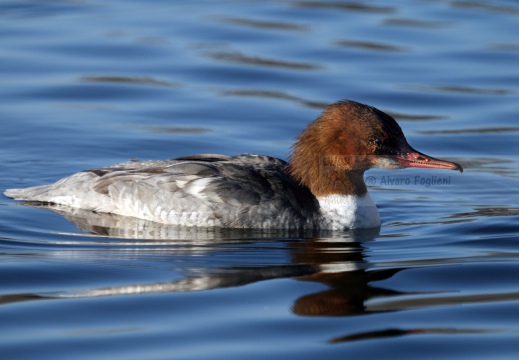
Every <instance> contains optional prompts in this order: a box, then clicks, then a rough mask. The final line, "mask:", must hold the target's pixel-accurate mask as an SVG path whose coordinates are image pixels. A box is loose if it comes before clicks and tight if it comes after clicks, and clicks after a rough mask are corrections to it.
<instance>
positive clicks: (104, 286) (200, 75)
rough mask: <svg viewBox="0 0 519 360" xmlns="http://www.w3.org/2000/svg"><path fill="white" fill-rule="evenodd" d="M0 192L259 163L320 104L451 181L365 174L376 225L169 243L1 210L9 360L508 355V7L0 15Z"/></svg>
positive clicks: (188, 236) (203, 4) (512, 95)
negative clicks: (84, 174)
mask: <svg viewBox="0 0 519 360" xmlns="http://www.w3.org/2000/svg"><path fill="white" fill-rule="evenodd" d="M0 19H1V23H2V25H1V26H0V38H1V39H2V40H1V41H0V49H1V52H0V64H1V66H0V78H1V79H2V80H1V81H0V97H1V99H2V101H1V105H0V123H1V124H2V131H1V133H0V141H1V143H2V146H1V148H0V156H1V157H2V159H3V161H2V163H1V165H0V171H1V174H2V176H1V177H0V188H1V189H6V188H13V187H26V186H31V185H39V184H43V183H48V182H53V181H56V180H58V179H59V178H61V177H63V176H66V175H69V174H71V173H73V172H77V171H81V170H84V169H88V168H94V167H99V166H105V165H111V164H114V163H117V162H122V161H126V160H128V159H129V158H140V159H167V158H172V157H178V156H183V155H188V154H196V153H223V154H228V155H232V154H237V153H244V152H251V153H264V154H269V155H273V156H277V157H281V158H284V159H286V158H287V157H288V154H289V149H290V145H291V144H292V141H293V138H294V137H295V136H296V135H297V134H298V133H299V132H300V131H301V130H302V128H303V127H304V126H305V125H306V124H307V123H308V122H310V121H311V120H313V119H314V118H315V117H316V116H318V115H319V113H320V111H321V110H322V109H323V108H324V106H326V104H329V103H332V102H335V101H337V100H340V99H353V100H357V101H361V102H364V103H368V104H370V105H374V106H376V107H378V108H380V109H381V110H384V111H386V112H388V113H390V114H392V115H393V116H394V117H395V118H396V119H397V120H398V121H399V123H400V125H401V126H402V128H403V130H404V133H405V134H406V136H407V139H408V141H409V142H410V143H411V145H413V146H414V147H415V148H417V149H418V150H420V151H423V152H425V153H427V154H430V155H433V156H437V157H443V158H447V159H450V160H453V161H457V162H460V163H461V164H462V165H463V166H464V168H465V172H464V173H463V174H459V173H455V172H446V171H440V170H438V171H436V170H427V171H424V170H420V169H409V170H402V171H383V170H370V171H369V172H367V173H366V182H368V184H369V185H370V193H371V194H372V197H373V198H374V200H375V202H376V203H377V205H378V206H379V209H380V213H381V217H382V223H383V224H382V227H381V228H380V229H375V230H373V231H371V230H370V231H357V232H335V233H330V232H319V233H318V232H312V233H309V232H299V233H290V232H283V231H271V232H259V231H235V230H205V231H198V230H194V229H178V228H171V227H167V226H163V225H159V224H153V223H149V222H144V221H138V220H132V219H125V218H120V217H114V216H105V215H102V214H93V213H85V212H81V211H76V212H72V213H71V212H70V211H64V209H61V208H54V209H49V208H42V207H41V206H37V205H36V204H32V205H31V206H27V205H23V204H20V203H18V202H15V201H12V200H11V199H8V198H6V197H0V219H1V220H0V267H1V269H0V279H1V280H0V304H1V306H0V318H1V319H2V321H1V322H0V324H1V325H0V334H1V337H0V339H1V340H0V349H1V350H0V353H2V355H3V357H6V358H17V359H31V358H41V357H42V354H45V355H46V356H47V354H48V356H52V358H56V359H60V358H63V359H69V358H78V359H81V358H85V359H86V358H88V359H90V358H94V357H96V358H110V359H114V358H125V359H132V358H135V359H142V358H147V359H172V358H179V359H189V358H197V359H200V358H203V359H206V358H224V359H230V358H235V359H243V358H245V357H246V358H247V359H254V358H281V357H283V358H297V359H307V358H308V359H313V358H323V357H327V358H345V357H357V358H395V359H416V358H417V357H419V358H456V359H488V358H492V359H510V358H515V357H516V356H517V353H518V352H519V335H518V334H519V327H518V325H517V324H518V320H519V318H518V315H516V314H519V285H518V281H517V279H518V278H519V262H518V256H519V237H518V234H519V225H518V216H519V205H518V204H519V195H518V192H517V181H518V177H519V164H518V156H517V154H519V142H518V141H517V136H518V133H519V125H518V122H517V119H518V113H519V105H518V104H519V97H518V89H519V68H518V67H517V64H518V63H519V41H518V40H517V36H516V34H517V33H519V21H518V20H519V6H518V5H517V4H516V2H514V1H504V0H502V1H492V2H490V1H479V0H469V1H425V0H424V1H420V0H418V1H411V0H399V1H393V2H391V3H388V2H383V1H371V2H355V1H351V2H350V1H289V0H286V1H262V2H252V1H248V2H242V1H234V0H228V1H220V2H217V3H215V2H211V1H195V2H193V1H175V2H166V1H146V2H144V1H112V2H109V3H107V2H100V1H88V0H87V1H4V2H2V4H0Z"/></svg>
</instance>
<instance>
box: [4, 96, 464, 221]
mask: <svg viewBox="0 0 519 360" xmlns="http://www.w3.org/2000/svg"><path fill="white" fill-rule="evenodd" d="M406 167H416V168H436V169H449V170H459V171H460V172H462V171H463V169H462V167H461V165H459V164H456V163H454V162H450V161H444V160H439V159H435V158H433V157H430V156H428V155H425V154H422V153H420V152H418V151H416V150H414V149H413V148H412V147H411V146H410V145H409V144H408V143H407V140H406V138H405V136H404V134H403V132H402V130H401V129H400V126H398V124H397V122H396V121H395V120H394V119H393V118H392V117H391V116H389V115H388V114H386V113H384V112H382V111H380V110H378V109H376V108H374V107H371V106H368V105H365V104H361V103H358V102H355V101H339V102H337V103H335V104H332V105H330V106H328V107H327V108H326V109H325V110H324V111H323V113H322V114H321V115H320V116H319V118H317V119H316V120H315V121H314V122H312V123H310V124H309V125H308V127H307V128H306V129H305V130H304V131H303V132H302V133H301V134H300V135H299V136H298V137H297V139H296V142H295V144H294V145H293V147H292V154H291V156H290V161H289V162H288V163H287V162H285V161H283V160H280V159H277V158H274V157H270V156H266V155H256V154H241V155H237V156H233V157H231V156H225V155H213V154H200V155H191V156H184V157H180V158H176V159H172V160H150V161H133V160H132V161H128V162H125V163H122V164H118V165H113V166H109V167H105V168H99V169H91V170H85V171H82V172H79V173H77V174H74V175H71V176H69V177H66V178H64V179H61V180H59V181H58V182H56V183H54V184H50V185H41V186H34V187H29V188H25V189H8V190H6V191H5V193H4V194H5V195H7V196H8V197H11V198H14V199H16V200H25V201H37V202H45V203H53V204H61V205H67V206H71V207H75V208H80V209H85V210H90V211H95V212H104V213H113V214H118V215H123V216H132V217H136V218H140V219H144V220H150V221H154V222H159V223H164V224H171V225H180V226H199V227H225V228H256V229H330V230H344V229H358V228H373V227H378V226H380V216H379V213H378V210H377V207H376V206H375V204H374V203H373V200H372V199H371V197H370V195H369V193H368V191H367V188H366V184H365V183H364V179H363V175H364V172H365V171H366V170H368V169H370V168H384V169H400V168H406Z"/></svg>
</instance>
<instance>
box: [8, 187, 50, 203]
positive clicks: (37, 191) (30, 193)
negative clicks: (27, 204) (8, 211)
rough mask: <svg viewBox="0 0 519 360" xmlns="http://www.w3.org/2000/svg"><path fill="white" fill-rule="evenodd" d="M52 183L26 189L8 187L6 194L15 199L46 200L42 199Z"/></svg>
mask: <svg viewBox="0 0 519 360" xmlns="http://www.w3.org/2000/svg"><path fill="white" fill-rule="evenodd" d="M50 187H51V186H50V185H40V186H33V187H29V188H25V189H7V190H5V191H4V195H5V196H7V197H10V198H13V199H15V200H29V201H45V200H40V199H41V196H42V195H45V194H47V193H48V191H49V190H50Z"/></svg>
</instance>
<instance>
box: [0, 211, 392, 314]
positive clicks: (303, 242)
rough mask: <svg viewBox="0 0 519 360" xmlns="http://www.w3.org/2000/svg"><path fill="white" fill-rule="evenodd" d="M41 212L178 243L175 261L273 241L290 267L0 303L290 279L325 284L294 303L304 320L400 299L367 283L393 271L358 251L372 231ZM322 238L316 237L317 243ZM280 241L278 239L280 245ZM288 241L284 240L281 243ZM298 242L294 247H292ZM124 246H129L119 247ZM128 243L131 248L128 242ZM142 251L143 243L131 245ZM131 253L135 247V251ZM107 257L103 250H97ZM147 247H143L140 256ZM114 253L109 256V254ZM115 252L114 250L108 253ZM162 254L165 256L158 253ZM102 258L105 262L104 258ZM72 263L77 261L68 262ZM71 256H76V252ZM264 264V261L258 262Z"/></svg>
mask: <svg viewBox="0 0 519 360" xmlns="http://www.w3.org/2000/svg"><path fill="white" fill-rule="evenodd" d="M32 206H38V207H45V208H47V209H50V210H52V211H54V212H56V213H58V214H60V215H62V216H64V217H65V218H67V219H68V220H69V221H71V222H73V223H74V224H75V225H76V226H77V227H78V228H79V229H80V230H82V231H85V232H88V233H91V234H94V235H98V236H103V237H105V236H106V237H116V238H125V239H141V240H146V241H148V242H149V244H156V242H157V241H160V243H161V244H163V243H165V242H166V241H167V242H168V244H169V243H171V244H175V245H178V244H182V246H181V247H175V246H173V247H172V248H168V250H167V251H171V252H172V253H175V252H176V254H175V255H178V254H179V253H181V254H182V255H184V256H186V255H187V256H190V254H191V255H192V254H193V253H194V251H195V248H196V249H197V251H200V250H199V249H200V245H204V244H205V245H206V246H205V247H203V249H205V250H204V251H206V253H205V254H206V255H210V252H211V251H213V250H215V249H216V250H218V251H220V252H221V251H225V248H222V247H216V248H215V247H214V245H215V244H216V245H218V244H219V243H229V242H231V243H242V244H254V243H256V242H259V241H266V239H269V241H276V244H279V243H281V244H282V245H283V246H284V247H282V248H281V250H282V251H286V252H287V254H288V255H289V259H290V261H288V262H285V263H283V264H281V265H279V264H276V265H272V264H259V265H258V264H252V265H250V266H233V265H232V263H231V264H228V263H226V264H225V266H214V264H213V266H207V267H202V268H200V267H199V268H196V269H189V268H186V269H184V268H183V269H182V271H181V272H182V274H181V278H180V279H178V278H177V279H176V280H174V281H170V282H157V283H144V284H135V285H130V286H113V287H102V288H93V289H86V290H81V291H65V292H59V293H47V294H18V295H10V296H4V297H2V298H0V303H6V302H19V301H27V300H35V299H47V298H52V299H57V298H76V297H98V296H112V295H125V294H144V293H165V292H188V291H201V290H210V289H220V288H228V287H236V286H242V285H246V284H251V283H254V282H257V281H262V280H269V279H280V278H294V279H297V280H299V281H309V282H317V283H322V284H325V285H326V286H327V287H328V289H326V290H324V291H320V292H317V293H311V294H308V295H304V296H302V297H300V298H299V299H296V300H295V301H294V304H293V306H292V311H293V313H294V314H297V315H304V316H318V315H320V316H348V315H358V314H363V313H366V312H367V311H368V310H367V309H366V306H365V303H366V301H368V300H369V299H371V298H373V297H381V296H393V295H398V294H400V293H399V292H396V291H392V290H387V289H381V288H377V287H374V286H372V285H370V283H371V282H372V281H377V280H383V279H387V278H389V277H391V276H393V275H394V274H395V273H396V272H398V271H399V270H398V269H390V270H370V264H369V263H368V262H367V261H366V260H365V259H364V253H363V252H364V244H365V243H366V242H368V241H371V240H373V239H374V238H375V237H376V236H378V233H379V229H371V230H366V229H365V230H362V231H356V232H340V233H333V232H322V231H321V232H319V233H316V232H315V231H311V232H304V231H303V232H301V231H298V232H295V233H294V232H292V231H290V232H289V231H279V230H275V231H274V230H270V231H268V232H264V231H260V230H254V231H251V230H239V229H196V228H186V227H177V226H168V225H164V224H158V223H153V222H148V221H145V220H139V219H133V218H129V217H123V216H117V215H113V214H106V213H95V212H91V211H85V210H78V209H72V208H68V207H64V206H55V205H43V204H32ZM319 235H321V236H319ZM284 239H285V240H284ZM286 239H289V240H286ZM295 239H297V240H295ZM125 244H128V243H125ZM129 244H131V242H129ZM137 244H142V242H137ZM136 249H137V251H138V250H139V247H138V246H136ZM189 249H192V250H191V252H190V251H189ZM104 250H107V249H104ZM147 250H149V247H147V248H146V250H144V251H147ZM108 251H113V250H108ZM115 251H117V250H115ZM162 251H164V250H163V249H162ZM105 255H108V254H106V253H105ZM74 256H76V255H74ZM77 256H81V253H80V252H79V253H78V255H77ZM262 260H263V261H264V260H265V259H262Z"/></svg>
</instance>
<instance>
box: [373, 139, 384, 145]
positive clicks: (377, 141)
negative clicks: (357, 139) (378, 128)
mask: <svg viewBox="0 0 519 360" xmlns="http://www.w3.org/2000/svg"><path fill="white" fill-rule="evenodd" d="M372 141H373V142H374V143H375V144H377V145H380V144H382V139H381V138H375V139H373V140H372Z"/></svg>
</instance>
